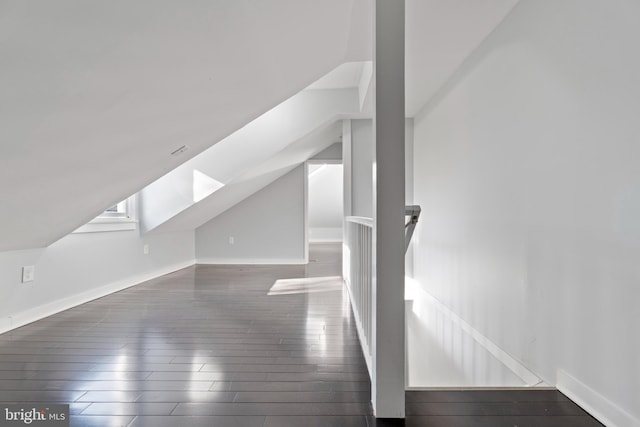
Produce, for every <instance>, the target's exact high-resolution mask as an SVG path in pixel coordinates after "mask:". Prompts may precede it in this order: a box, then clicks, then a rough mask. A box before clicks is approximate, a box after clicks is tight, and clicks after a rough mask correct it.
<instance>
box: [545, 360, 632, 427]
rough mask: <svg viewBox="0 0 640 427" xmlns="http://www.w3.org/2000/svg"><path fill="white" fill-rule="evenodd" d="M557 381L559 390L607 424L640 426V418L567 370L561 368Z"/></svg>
mask: <svg viewBox="0 0 640 427" xmlns="http://www.w3.org/2000/svg"><path fill="white" fill-rule="evenodd" d="M556 382H557V384H556V386H557V388H558V390H560V391H561V392H562V393H563V394H565V395H566V396H567V397H568V398H569V399H571V400H573V401H574V402H575V403H577V404H578V405H579V406H580V407H582V409H584V410H585V411H587V412H588V413H589V414H591V415H592V416H593V417H594V418H596V419H597V420H598V421H600V422H601V423H602V424H604V425H605V426H607V427H640V420H638V419H637V418H636V417H634V416H633V415H631V414H630V413H628V412H627V411H625V410H624V409H622V408H620V407H619V406H617V405H616V404H615V403H613V402H612V401H610V400H609V399H607V398H606V397H604V396H603V395H601V394H600V393H598V392H597V391H595V390H593V389H592V388H590V387H589V386H587V385H586V384H584V383H582V382H581V381H579V380H577V379H576V378H574V377H572V376H571V375H569V374H568V373H567V372H565V371H563V370H561V369H559V370H558V373H557V381H556Z"/></svg>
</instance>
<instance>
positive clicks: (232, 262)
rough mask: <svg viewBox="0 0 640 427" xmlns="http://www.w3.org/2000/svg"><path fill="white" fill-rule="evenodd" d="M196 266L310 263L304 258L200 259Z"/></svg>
mask: <svg viewBox="0 0 640 427" xmlns="http://www.w3.org/2000/svg"><path fill="white" fill-rule="evenodd" d="M196 264H202V265H226V264H228V265H305V264H308V261H305V260H304V259H302V258H292V259H287V258H284V259H267V258H198V259H197V260H196Z"/></svg>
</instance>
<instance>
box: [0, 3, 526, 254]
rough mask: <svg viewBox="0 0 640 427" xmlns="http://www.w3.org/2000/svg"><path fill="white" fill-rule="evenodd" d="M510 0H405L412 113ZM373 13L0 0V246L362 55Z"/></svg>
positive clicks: (81, 208)
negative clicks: (0, 206) (0, 0)
mask: <svg viewBox="0 0 640 427" xmlns="http://www.w3.org/2000/svg"><path fill="white" fill-rule="evenodd" d="M515 2H516V0H483V1H477V0H407V6H406V7H407V73H406V83H407V113H408V114H409V115H413V114H415V112H416V111H418V110H419V109H420V108H421V106H422V105H424V103H425V102H426V101H427V100H428V99H429V98H430V97H431V96H432V95H433V94H434V93H435V91H437V89H438V88H439V87H441V86H442V84H443V83H444V82H445V81H446V80H447V79H448V77H449V76H450V75H451V73H453V72H454V71H455V69H456V68H457V67H458V66H459V65H460V63H461V62H462V61H463V60H464V58H465V57H466V56H467V55H468V54H469V53H470V52H471V51H472V50H473V49H474V48H475V47H476V46H477V44H478V43H479V42H480V41H481V40H482V39H483V38H484V37H485V36H486V35H487V34H488V33H489V32H490V31H491V30H492V29H493V27H494V26H495V25H497V24H498V23H499V22H500V20H501V19H502V17H504V15H505V14H506V13H507V12H508V11H509V10H510V8H511V7H512V6H513V5H514V4H515ZM370 22H371V10H370V1H369V0H321V1H320V0H268V1H266V0H265V1H260V2H256V1H252V0H216V1H213V0H191V1H189V2H176V1H173V0H136V1H130V0H109V1H104V2H98V1H91V2H89V1H86V0H57V1H55V2H53V1H34V2H26V1H23V0H5V1H2V2H0V61H1V65H2V66H1V67H0V100H2V102H0V194H1V195H2V198H3V207H4V209H2V210H0V227H2V228H1V229H0V230H1V237H0V251H2V250H11V249H23V248H31V247H41V246H45V245H47V244H50V243H51V242H53V241H55V240H57V239H58V238H60V237H62V236H63V235H65V234H66V233H68V232H70V231H72V230H74V229H75V228H77V227H78V226H79V225H81V224H83V223H84V222H86V221H88V220H89V219H91V218H93V217H94V216H95V215H96V214H98V213H99V212H101V211H102V210H103V209H105V208H106V207H108V206H110V205H113V204H114V203H115V202H118V201H119V200H121V199H123V198H125V197H128V196H129V195H131V194H133V193H135V192H137V191H139V190H140V189H141V188H143V187H144V186H145V185H147V184H149V183H150V182H152V181H154V180H155V179H157V178H159V177H160V176H162V175H164V174H165V173H166V172H168V171H169V170H171V169H173V168H175V167H176V166H178V165H179V164H180V163H182V162H184V161H186V160H188V159H189V158H191V157H192V156H194V155H196V154H198V153H199V152H201V151H203V150H205V149H206V148H208V147H209V146H211V145H212V144H214V143H216V142H218V141H220V140H221V139H223V138H224V137H226V136H227V135H229V134H231V133H232V132H234V131H235V130H237V129H239V128H240V127H242V126H243V125H245V124H246V123H248V122H250V121H251V120H253V119H254V118H256V117H258V116H259V115H260V114H262V113H264V112H266V111H268V110H269V109H270V108H272V107H274V106H275V105H277V104H279V103H280V102H282V101H283V100H285V99H287V98H289V97H290V96H292V95H294V94H295V93H297V92H298V91H299V90H301V89H303V88H304V87H306V86H307V85H309V84H310V83H312V82H314V81H316V80H317V79H318V78H320V77H321V76H323V75H325V74H326V73H328V72H329V71H330V70H333V69H334V68H335V67H337V66H338V65H339V64H342V63H344V62H351V61H362V60H370V58H371V51H370V48H371V45H370V36H371V27H370ZM347 74H348V76H347V77H348V78H351V77H352V76H353V75H354V73H351V72H349V73H347ZM332 84H336V83H335V82H334V83H332ZM184 144H187V145H188V146H189V147H190V150H189V151H187V152H186V153H185V154H183V155H182V156H179V157H174V156H171V155H170V154H169V153H171V152H172V151H174V150H175V149H176V148H178V147H180V146H182V145H184Z"/></svg>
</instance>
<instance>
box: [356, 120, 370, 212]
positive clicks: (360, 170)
mask: <svg viewBox="0 0 640 427" xmlns="http://www.w3.org/2000/svg"><path fill="white" fill-rule="evenodd" d="M372 132H373V124H372V121H371V120H370V119H359V120H352V121H351V197H352V201H351V212H352V213H351V214H352V215H353V216H365V217H368V218H372V217H373V172H372V165H373V133H372Z"/></svg>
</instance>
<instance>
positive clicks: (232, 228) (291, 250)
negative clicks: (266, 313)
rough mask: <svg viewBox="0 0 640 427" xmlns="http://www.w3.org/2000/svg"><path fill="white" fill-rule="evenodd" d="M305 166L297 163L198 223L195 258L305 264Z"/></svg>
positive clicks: (243, 262) (254, 262) (206, 260)
mask: <svg viewBox="0 0 640 427" xmlns="http://www.w3.org/2000/svg"><path fill="white" fill-rule="evenodd" d="M304 169H305V168H304V166H298V167H296V168H295V169H294V170H292V171H291V172H289V173H288V174H286V175H284V176H282V177H281V178H278V179H277V180H276V181H274V182H273V183H271V184H269V185H268V186H267V187H265V188H263V189H262V190H260V191H259V192H257V193H255V194H253V195H252V196H250V197H248V198H247V199H245V200H243V201H242V202H240V203H238V204H237V205H235V206H234V207H232V208H231V209H229V210H227V211H225V212H224V213H222V214H220V215H218V216H217V217H216V218H214V219H212V220H211V221H209V222H208V223H206V224H204V225H203V226H201V227H199V228H198V229H197V230H196V257H197V259H198V263H214V264H262V263H275V264H278V263H281V264H303V263H305V262H306V260H305V251H304V243H305V241H304V239H305V237H304V233H305V224H304V200H305V195H304ZM230 237H233V238H234V243H233V244H231V243H230V242H229V238H230Z"/></svg>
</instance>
